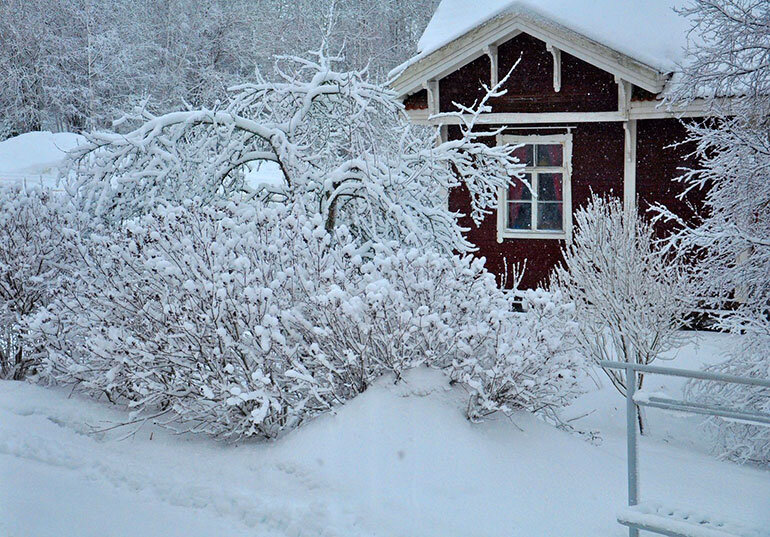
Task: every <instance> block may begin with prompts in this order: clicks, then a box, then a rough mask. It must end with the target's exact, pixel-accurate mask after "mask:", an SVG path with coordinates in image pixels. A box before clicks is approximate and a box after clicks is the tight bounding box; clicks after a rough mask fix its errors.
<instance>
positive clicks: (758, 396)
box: [685, 334, 770, 466]
mask: <svg viewBox="0 0 770 537" xmlns="http://www.w3.org/2000/svg"><path fill="white" fill-rule="evenodd" d="M754 346H755V348H746V347H747V345H739V347H738V349H737V351H736V352H733V353H732V356H731V357H730V358H729V359H728V360H726V361H725V362H723V363H721V364H717V365H713V366H710V367H708V368H706V370H707V371H712V372H715V373H721V374H727V375H737V376H741V377H748V378H760V379H768V378H770V359H768V356H770V334H768V335H766V336H765V339H764V341H763V342H762V344H761V345H754ZM685 395H686V397H687V398H688V399H691V400H693V401H696V402H701V403H706V404H709V405H717V406H722V407H726V408H740V409H743V410H746V411H749V412H756V413H763V414H766V415H767V414H770V390H768V389H767V388H763V387H761V386H743V385H736V384H729V383H724V382H706V381H692V382H690V383H688V384H687V387H686V390H685ZM706 428H707V429H708V430H709V432H710V433H711V434H713V437H714V438H715V439H716V442H717V444H716V446H715V450H716V452H717V454H718V455H719V456H721V457H725V458H728V459H731V460H735V461H739V462H749V463H752V464H758V465H765V466H770V427H767V426H764V425H759V424H751V423H746V422H741V421H738V420H731V419H727V418H720V417H716V416H713V417H709V418H708V419H707V420H706Z"/></svg>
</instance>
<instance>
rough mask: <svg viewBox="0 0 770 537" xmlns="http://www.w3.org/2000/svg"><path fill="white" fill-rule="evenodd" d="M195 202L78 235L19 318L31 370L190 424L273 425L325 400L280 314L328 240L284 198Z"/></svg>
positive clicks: (314, 269) (239, 428)
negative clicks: (29, 338)
mask: <svg viewBox="0 0 770 537" xmlns="http://www.w3.org/2000/svg"><path fill="white" fill-rule="evenodd" d="M199 201H200V200H195V201H190V202H188V203H187V204H186V205H179V206H162V207H159V208H158V209H156V210H155V211H153V212H151V213H149V214H147V215H145V216H142V217H139V218H136V219H133V220H129V221H126V222H125V225H124V227H123V229H119V230H109V229H108V230H106V231H105V233H104V234H101V235H99V234H96V233H93V234H92V235H91V236H90V237H89V238H88V239H87V240H82V241H81V242H80V244H79V247H80V249H81V253H82V257H83V263H82V265H81V267H80V268H79V270H78V271H77V272H76V273H75V274H73V277H72V278H69V279H67V281H65V282H63V283H62V288H61V290H60V293H59V297H58V299H57V300H56V301H55V302H54V303H53V304H52V305H51V307H49V308H48V309H47V310H46V311H44V312H41V313H40V314H39V315H38V317H37V319H36V322H35V323H33V325H32V327H31V329H32V330H33V331H34V332H35V333H36V336H37V337H38V339H40V340H41V341H42V342H43V343H44V344H43V345H42V346H41V348H42V352H43V355H44V356H43V360H42V361H43V368H42V371H41V376H42V377H47V378H49V379H52V380H56V381H63V382H73V381H74V382H78V383H80V384H81V386H82V387H84V388H86V389H88V390H92V391H96V392H100V393H104V394H105V395H107V397H109V398H110V400H113V401H127V402H129V404H130V405H131V406H132V407H133V408H135V409H136V410H140V411H145V415H146V413H147V412H149V413H159V412H168V413H172V415H173V416H174V417H175V418H176V417H178V418H179V419H180V420H181V421H182V422H184V423H185V424H186V425H187V426H189V428H190V429H192V430H200V431H205V432H208V433H211V434H215V435H233V436H241V435H263V436H274V435H275V434H277V432H278V431H280V430H281V429H283V428H286V427H292V426H295V425H296V424H297V423H299V422H300V421H301V420H302V419H304V418H305V417H306V416H308V415H312V414H313V413H314V412H318V411H321V410H326V409H328V408H330V406H331V404H332V402H333V401H335V399H334V393H333V390H332V387H331V386H330V385H329V384H328V383H325V382H324V379H323V378H321V377H318V376H317V375H318V368H317V367H315V364H319V363H320V362H318V361H317V360H316V359H315V356H313V355H312V354H311V353H313V349H312V348H311V347H310V346H308V345H305V344H303V342H301V341H300V340H298V339H297V338H296V337H294V336H295V334H294V332H293V331H292V330H290V328H289V327H288V326H287V324H286V319H285V315H286V311H287V310H289V309H290V308H291V306H292V304H291V299H292V296H294V295H296V294H297V293H298V292H299V291H298V289H299V288H300V287H301V286H302V285H303V284H305V283H306V282H307V281H308V279H312V278H316V277H317V274H318V273H321V272H323V271H325V270H327V268H328V267H327V266H325V265H324V262H325V259H326V258H325V257H324V255H323V254H324V250H325V249H327V248H329V247H330V244H329V243H330V237H329V236H328V234H326V233H325V231H324V230H323V227H322V222H321V221H320V219H319V220H318V221H315V222H314V221H313V220H312V219H309V218H305V217H302V215H300V214H296V213H293V212H292V211H290V210H289V209H288V207H287V206H277V207H275V208H262V209H261V210H260V211H257V210H256V208H255V207H254V206H251V205H249V204H235V203H219V204H214V205H205V204H204V205H200V204H198V205H196V202H199ZM319 226H320V227H319Z"/></svg>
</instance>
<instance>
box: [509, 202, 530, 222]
mask: <svg viewBox="0 0 770 537" xmlns="http://www.w3.org/2000/svg"><path fill="white" fill-rule="evenodd" d="M508 229H532V204H531V203H527V202H523V203H519V202H510V203H508Z"/></svg>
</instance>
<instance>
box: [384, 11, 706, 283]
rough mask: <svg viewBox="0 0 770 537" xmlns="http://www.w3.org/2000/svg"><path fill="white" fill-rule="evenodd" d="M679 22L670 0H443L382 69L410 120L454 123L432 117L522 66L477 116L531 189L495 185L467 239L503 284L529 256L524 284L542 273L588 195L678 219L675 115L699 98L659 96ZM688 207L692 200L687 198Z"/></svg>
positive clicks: (679, 134)
mask: <svg viewBox="0 0 770 537" xmlns="http://www.w3.org/2000/svg"><path fill="white" fill-rule="evenodd" d="M687 28H688V24H687V21H686V20H685V19H683V18H681V17H680V16H679V15H677V14H676V13H675V12H674V11H673V10H672V9H671V2H670V0H645V1H643V2H642V1H639V2H637V1H626V0H593V1H589V0H539V1H535V0H524V1H511V0H487V1H470V0H443V1H442V2H441V4H440V5H439V7H438V9H437V11H436V13H435V15H434V16H433V19H432V20H431V22H430V24H429V25H428V27H427V29H426V30H425V33H424V34H423V37H422V39H421V40H420V44H419V47H418V54H417V55H416V56H415V57H414V58H412V59H410V60H409V61H407V62H406V63H405V64H403V65H401V66H399V67H397V68H396V69H395V70H394V71H393V72H392V81H391V87H392V88H393V89H394V90H395V91H396V92H397V93H398V95H399V96H400V98H401V99H402V100H403V102H404V104H405V107H406V108H407V111H408V112H409V114H410V117H411V118H412V120H413V121H415V122H420V123H435V122H439V123H441V124H442V128H441V132H442V136H444V137H448V138H451V137H453V136H456V133H457V130H456V129H457V128H456V127H453V125H452V124H451V122H450V121H449V120H448V119H447V118H443V119H436V118H433V117H432V116H434V115H435V114H437V113H440V112H448V111H452V110H454V109H455V108H454V106H453V102H458V103H462V104H465V105H472V104H473V102H474V101H475V100H477V99H480V98H481V97H482V96H483V95H484V90H483V89H482V87H481V85H482V83H486V84H490V83H496V82H497V81H498V80H499V79H500V78H501V77H503V76H505V74H507V73H508V71H509V70H510V69H511V67H512V66H513V65H514V63H515V62H517V61H518V62H519V63H518V65H517V67H516V68H515V70H514V71H513V73H512V75H511V77H510V78H509V80H508V81H507V83H506V84H505V89H507V94H506V95H504V96H503V97H500V98H498V99H494V100H492V102H491V105H492V112H490V113H487V114H485V115H484V116H483V117H482V119H481V122H483V123H485V124H488V125H497V126H506V129H505V131H504V133H503V134H502V135H501V136H500V142H513V143H521V144H524V145H523V146H522V147H521V148H520V149H519V150H518V154H519V156H520V159H521V160H522V161H523V162H525V164H526V178H527V179H528V180H529V181H530V184H531V185H532V187H533V189H534V191H535V192H537V194H538V195H537V199H532V196H531V194H530V192H529V190H528V189H526V188H523V187H521V186H519V187H512V188H510V189H509V190H508V191H507V192H500V193H499V205H498V210H497V213H496V214H495V215H491V216H489V217H488V218H487V219H486V220H485V221H484V222H483V223H482V224H481V225H480V226H478V227H477V226H475V225H474V224H473V222H472V221H471V219H470V218H468V217H465V218H463V219H462V222H461V223H462V224H463V225H465V226H466V227H469V228H471V230H470V232H469V234H468V238H469V239H470V241H471V242H472V243H474V244H475V245H476V246H477V247H478V255H481V256H484V257H486V259H487V267H488V268H489V269H490V270H491V271H493V272H495V273H497V274H498V275H499V276H500V277H501V279H503V280H504V279H505V274H506V271H507V270H508V269H509V267H511V266H513V265H515V264H521V263H523V262H526V270H525V274H524V279H523V281H522V286H524V287H533V286H536V285H537V284H538V283H540V282H541V281H543V280H544V279H545V278H547V275H548V273H549V272H550V269H551V268H552V267H553V265H554V264H555V263H557V262H558V261H559V259H560V255H561V254H560V252H561V247H562V246H563V244H564V241H569V240H570V237H571V233H572V215H573V212H574V211H575V209H576V208H577V207H579V206H580V205H581V204H584V203H585V202H586V200H587V199H588V198H589V196H590V194H591V192H594V193H597V194H609V195H615V196H619V197H622V198H623V200H624V206H625V208H626V210H627V211H646V210H647V209H648V208H649V206H650V204H651V203H663V204H665V205H667V206H668V207H669V208H670V209H672V210H674V211H678V212H680V213H682V214H681V215H682V216H685V217H686V216H687V211H688V210H689V209H688V206H689V205H688V200H684V201H683V200H679V199H677V195H678V194H679V193H680V192H681V190H682V185H681V184H680V183H678V182H674V181H673V179H674V178H675V177H677V176H678V175H680V174H681V171H680V170H679V168H680V167H681V166H686V165H687V162H686V156H687V154H688V153H689V151H690V150H691V148H688V147H686V146H683V145H679V146H673V147H672V144H675V143H676V142H679V141H681V140H682V139H683V138H684V128H683V126H682V124H681V121H680V118H683V117H685V118H687V117H690V118H692V117H698V116H699V115H703V108H702V107H699V106H698V105H697V104H695V105H692V106H690V107H689V108H687V109H679V110H675V111H672V110H670V109H668V108H666V107H665V106H664V105H662V97H663V94H664V93H665V91H666V89H667V86H668V85H669V84H671V83H672V76H673V78H674V80H675V75H672V73H675V71H676V68H677V62H679V61H681V59H682V57H683V55H684V54H683V53H684V50H683V48H684V44H685V41H686V38H687V35H686V34H687ZM691 201H694V202H696V203H697V201H698V200H691ZM449 204H450V208H452V209H453V210H456V211H458V212H460V213H463V214H467V213H469V212H470V211H469V210H468V208H469V200H468V196H467V192H464V191H463V189H461V188H459V189H456V190H455V191H453V192H451V193H450V198H449Z"/></svg>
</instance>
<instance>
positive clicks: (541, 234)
mask: <svg viewBox="0 0 770 537" xmlns="http://www.w3.org/2000/svg"><path fill="white" fill-rule="evenodd" d="M497 138H498V143H499V144H501V145H502V144H512V145H522V144H557V143H558V144H562V146H563V147H564V151H563V161H562V173H563V175H562V198H563V199H562V205H563V207H562V229H561V230H545V229H508V228H507V227H506V214H507V210H508V207H507V204H508V194H507V190H508V189H507V188H500V189H498V193H497V198H498V203H497V242H503V240H505V239H557V240H566V241H569V240H571V238H572V133H566V134H544V135H531V136H516V135H499V136H498V137H497ZM533 168H534V167H533ZM530 169H531V168H530ZM524 173H528V171H527V169H525V171H524ZM532 177H533V178H534V175H533V176H532ZM532 187H533V190H534V192H532V221H533V222H537V188H536V187H537V185H536V184H535V185H532Z"/></svg>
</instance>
